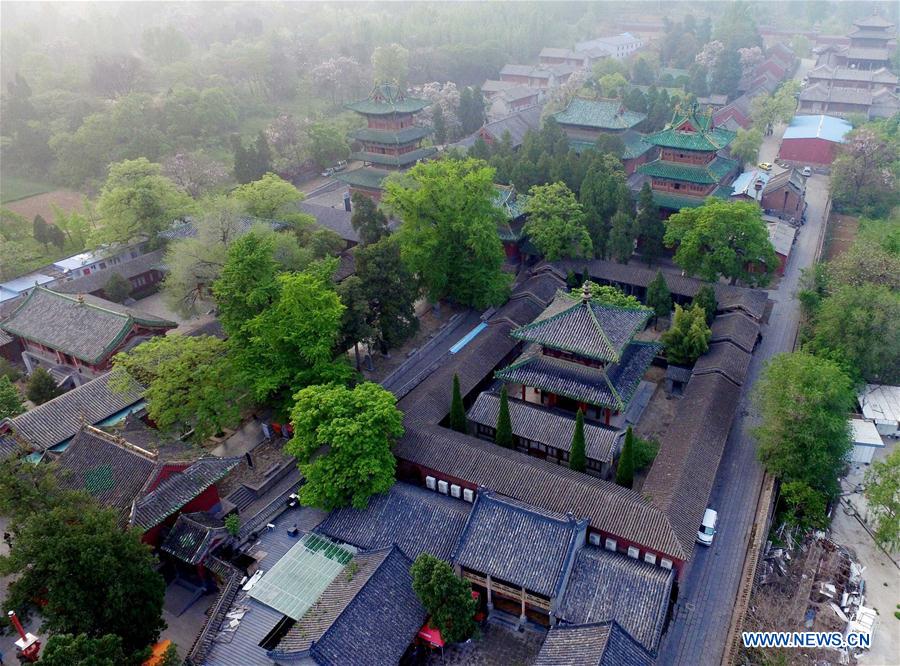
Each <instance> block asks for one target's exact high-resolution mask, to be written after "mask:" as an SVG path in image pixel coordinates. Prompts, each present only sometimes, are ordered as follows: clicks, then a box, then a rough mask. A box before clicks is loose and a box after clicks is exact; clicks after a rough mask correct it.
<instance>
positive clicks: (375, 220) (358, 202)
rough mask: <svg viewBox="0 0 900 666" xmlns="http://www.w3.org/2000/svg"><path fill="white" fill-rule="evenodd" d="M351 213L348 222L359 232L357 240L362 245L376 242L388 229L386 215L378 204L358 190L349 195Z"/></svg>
mask: <svg viewBox="0 0 900 666" xmlns="http://www.w3.org/2000/svg"><path fill="white" fill-rule="evenodd" d="M351 200H352V204H353V214H352V215H351V216H350V224H352V225H353V229H354V230H355V231H356V233H358V234H359V242H360V243H361V244H363V245H369V244H371V243H377V242H378V241H379V240H381V239H382V238H383V237H384V236H387V235H388V234H389V233H390V231H389V229H388V220H387V216H385V214H384V213H383V212H381V209H380V208H379V207H378V204H376V203H375V201H373V200H372V197H368V196H366V195H365V194H361V193H360V192H354V193H353V195H352V196H351Z"/></svg>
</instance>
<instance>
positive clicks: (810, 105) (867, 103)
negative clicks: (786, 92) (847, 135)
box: [799, 81, 900, 119]
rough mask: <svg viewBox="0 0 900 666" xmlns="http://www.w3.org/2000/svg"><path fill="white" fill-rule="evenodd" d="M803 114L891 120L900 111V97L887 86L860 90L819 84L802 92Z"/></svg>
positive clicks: (801, 108) (800, 106)
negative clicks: (858, 116) (856, 116)
mask: <svg viewBox="0 0 900 666" xmlns="http://www.w3.org/2000/svg"><path fill="white" fill-rule="evenodd" d="M799 100H800V105H799V111H800V112H801V113H827V114H830V115H832V116H847V115H850V114H862V115H864V116H866V118H869V119H871V118H889V117H891V116H893V115H894V114H895V113H897V112H898V111H900V97H898V96H897V95H896V94H895V93H894V92H893V89H892V88H890V87H887V86H882V87H878V88H873V89H871V90H868V89H860V88H858V87H839V86H836V85H835V86H829V85H828V84H827V83H825V82H823V81H819V82H818V83H815V84H813V85H811V86H809V87H807V88H805V89H804V90H802V91H801V92H800V98H799Z"/></svg>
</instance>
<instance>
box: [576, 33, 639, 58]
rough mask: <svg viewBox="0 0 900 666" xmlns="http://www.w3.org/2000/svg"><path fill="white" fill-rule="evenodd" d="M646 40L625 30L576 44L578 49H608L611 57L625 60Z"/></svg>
mask: <svg viewBox="0 0 900 666" xmlns="http://www.w3.org/2000/svg"><path fill="white" fill-rule="evenodd" d="M643 45H644V42H643V41H641V39H640V38H638V37H635V36H634V35H632V34H631V33H630V32H623V33H622V34H621V35H613V36H612V37H598V38H597V39H591V40H589V41H586V42H578V43H577V44H576V45H575V50H576V51H600V50H603V51H606V52H607V53H608V54H609V57H611V58H615V59H616V60H623V59H625V58H627V57H628V56H630V55H631V54H632V53H634V52H635V51H637V50H638V49H640V48H641V47H642V46H643Z"/></svg>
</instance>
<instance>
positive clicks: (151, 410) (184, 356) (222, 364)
mask: <svg viewBox="0 0 900 666" xmlns="http://www.w3.org/2000/svg"><path fill="white" fill-rule="evenodd" d="M227 352H228V345H227V343H226V342H225V341H224V340H220V339H219V338H215V337H212V336H207V335H198V336H187V335H165V336H163V335H160V336H155V337H153V338H151V339H150V340H148V341H147V342H145V343H143V344H140V345H138V346H137V347H134V348H133V349H131V350H130V351H127V352H120V353H119V354H116V355H115V356H114V357H113V367H114V368H115V370H116V371H118V372H117V373H116V375H114V378H113V381H112V382H111V385H112V387H113V389H114V390H119V391H121V392H133V391H134V382H135V381H137V382H138V383H140V384H141V385H143V386H145V387H146V391H145V392H144V397H145V398H146V400H147V414H148V416H149V417H150V418H151V419H152V420H153V422H154V423H155V424H156V427H157V428H158V429H159V430H162V431H170V432H174V433H175V434H179V435H181V434H183V433H186V432H190V433H191V438H192V439H193V440H194V441H197V442H202V441H204V440H206V439H207V438H208V437H210V436H212V435H215V434H217V433H219V432H221V431H222V430H223V429H225V428H230V427H234V426H236V425H237V424H238V423H239V422H240V417H241V409H242V408H243V407H245V406H246V403H247V401H246V398H245V394H246V389H245V388H244V387H243V386H242V384H241V382H240V380H239V377H238V376H237V373H236V372H235V369H234V364H233V363H232V362H231V358H230V356H229V355H228V353H227Z"/></svg>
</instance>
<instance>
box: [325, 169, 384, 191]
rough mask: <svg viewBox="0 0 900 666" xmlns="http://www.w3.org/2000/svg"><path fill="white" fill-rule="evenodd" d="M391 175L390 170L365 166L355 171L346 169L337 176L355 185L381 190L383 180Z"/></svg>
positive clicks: (340, 179)
mask: <svg viewBox="0 0 900 666" xmlns="http://www.w3.org/2000/svg"><path fill="white" fill-rule="evenodd" d="M390 175H391V172H390V171H382V170H381V169H371V168H369V167H363V168H361V169H354V170H353V171H344V172H343V173H339V174H337V175H336V176H335V178H337V179H338V180H339V181H341V182H344V183H347V184H348V185H352V186H354V187H366V188H369V189H370V190H380V189H381V181H383V180H384V179H385V178H387V177H388V176H390Z"/></svg>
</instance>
